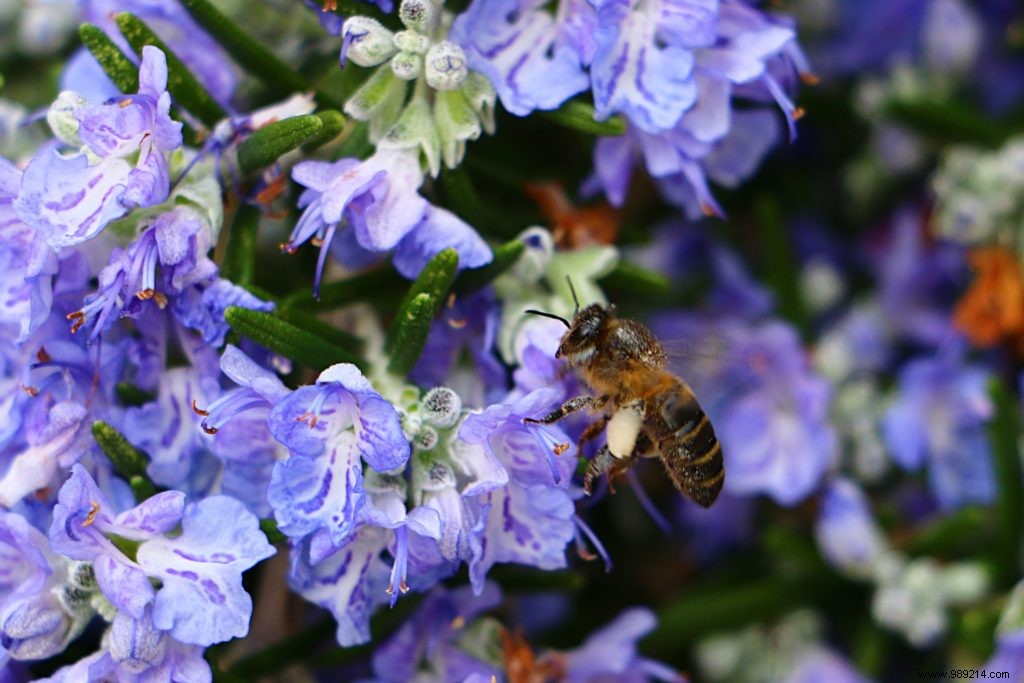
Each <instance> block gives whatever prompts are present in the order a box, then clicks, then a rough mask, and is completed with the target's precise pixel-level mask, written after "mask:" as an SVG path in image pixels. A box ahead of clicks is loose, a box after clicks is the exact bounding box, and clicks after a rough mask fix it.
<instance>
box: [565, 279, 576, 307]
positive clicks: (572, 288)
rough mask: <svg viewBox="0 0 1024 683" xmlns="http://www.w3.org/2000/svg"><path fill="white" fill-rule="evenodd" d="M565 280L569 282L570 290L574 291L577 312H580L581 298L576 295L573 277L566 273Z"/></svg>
mask: <svg viewBox="0 0 1024 683" xmlns="http://www.w3.org/2000/svg"><path fill="white" fill-rule="evenodd" d="M565 281H566V282H568V283H569V291H570V292H572V302H573V303H574V304H576V312H577V313H578V312H579V310H580V300H579V297H577V296H576V288H575V287H573V286H572V278H571V277H569V276H568V275H566V276H565Z"/></svg>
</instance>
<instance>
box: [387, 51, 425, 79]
mask: <svg viewBox="0 0 1024 683" xmlns="http://www.w3.org/2000/svg"><path fill="white" fill-rule="evenodd" d="M422 69H423V57H420V56H419V55H417V54H414V53H412V52H400V53H398V54H397V55H395V58H394V59H392V60H391V71H393V72H394V74H395V76H397V77H398V78H401V79H402V80H403V81H414V80H416V78H417V77H419V75H420V70H422Z"/></svg>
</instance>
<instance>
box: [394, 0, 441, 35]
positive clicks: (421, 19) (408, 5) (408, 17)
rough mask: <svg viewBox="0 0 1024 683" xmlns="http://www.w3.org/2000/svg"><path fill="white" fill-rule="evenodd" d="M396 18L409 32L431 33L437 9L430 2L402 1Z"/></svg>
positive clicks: (424, 0) (418, 0)
mask: <svg viewBox="0 0 1024 683" xmlns="http://www.w3.org/2000/svg"><path fill="white" fill-rule="evenodd" d="M398 18H399V19H401V20H402V23H403V24H405V27H406V28H408V29H409V30H410V31H417V32H419V33H431V32H432V31H433V28H434V22H435V21H436V20H437V9H436V8H435V7H434V3H433V2H432V1H431V0H403V2H402V6H401V7H399V8H398Z"/></svg>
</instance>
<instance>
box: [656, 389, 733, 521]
mask: <svg viewBox="0 0 1024 683" xmlns="http://www.w3.org/2000/svg"><path fill="white" fill-rule="evenodd" d="M663 396H664V398H663V400H662V401H660V404H661V405H660V410H659V413H660V415H659V417H660V418H661V420H660V421H661V425H660V427H661V429H659V430H657V431H659V432H660V433H659V434H652V436H654V437H655V440H656V441H657V443H658V450H659V451H660V453H661V460H662V462H664V463H665V469H666V470H667V471H668V474H669V477H671V478H672V482H673V483H674V484H675V485H676V488H677V489H679V490H680V491H681V492H682V493H684V494H686V495H688V496H689V497H691V498H693V499H694V500H695V501H697V502H698V503H700V504H701V505H703V506H704V507H709V506H710V505H711V504H712V503H713V502H715V499H716V498H717V497H718V494H719V492H720V491H721V490H722V484H723V482H724V481H725V469H724V468H723V464H722V447H721V445H720V444H719V443H718V439H717V438H716V437H715V430H714V428H713V427H712V426H711V421H710V420H708V417H707V415H705V414H704V410H703V409H702V408H701V407H700V404H699V403H697V399H696V398H695V397H694V395H693V392H691V391H690V390H689V388H688V387H686V385H684V384H681V383H680V384H679V385H678V387H677V388H676V390H675V391H673V392H671V393H668V394H665V395H663Z"/></svg>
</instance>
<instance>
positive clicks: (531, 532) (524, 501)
mask: <svg viewBox="0 0 1024 683" xmlns="http://www.w3.org/2000/svg"><path fill="white" fill-rule="evenodd" d="M556 402H557V394H556V392H555V391H553V390H549V389H539V390H537V391H534V392H532V393H530V394H528V395H527V396H525V397H523V398H522V399H519V400H518V401H516V402H515V403H507V404H498V405H493V406H490V407H489V408H487V409H486V410H484V411H483V412H482V413H476V414H471V415H470V416H469V417H468V418H466V421H465V422H464V423H463V424H462V427H461V428H460V429H459V433H458V436H459V439H460V440H462V441H464V442H466V443H467V444H478V445H481V446H483V447H484V448H485V449H487V450H488V451H489V453H490V455H492V456H493V457H494V458H495V459H496V460H497V461H498V462H499V463H500V464H501V465H502V466H503V467H504V468H505V470H506V471H507V472H508V484H507V485H506V486H504V487H502V488H498V489H494V490H491V491H488V492H486V493H484V494H482V495H480V496H478V497H477V498H476V501H477V504H478V505H479V514H480V518H481V524H482V527H481V531H480V532H479V547H478V549H477V550H476V552H475V554H474V556H473V558H472V561H471V562H470V567H469V575H470V580H471V581H472V583H473V586H474V588H475V589H476V590H477V591H480V590H482V589H483V585H484V578H485V577H486V575H487V571H488V570H489V569H490V568H491V567H492V566H493V565H494V564H496V563H498V562H515V563H518V564H526V565H531V566H534V567H539V568H541V569H559V568H561V567H564V566H565V564H566V561H565V546H566V544H568V543H569V541H571V540H572V539H573V538H574V536H575V527H574V523H573V517H574V514H575V509H574V506H573V502H572V497H571V496H570V494H569V491H568V489H567V487H568V485H569V480H570V478H571V476H572V473H573V471H574V470H575V467H576V457H575V453H576V449H575V448H574V447H573V448H569V447H568V446H567V450H564V451H563V452H562V454H561V455H559V456H555V455H554V448H555V446H556V445H557V444H567V445H568V444H569V443H570V439H569V437H568V436H567V435H566V434H565V433H564V432H563V431H562V430H561V429H559V428H557V427H555V426H550V425H545V426H541V425H527V424H523V421H522V418H524V417H537V416H539V415H543V414H545V413H546V412H548V411H549V410H550V409H551V408H552V407H553V406H554V405H556Z"/></svg>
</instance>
